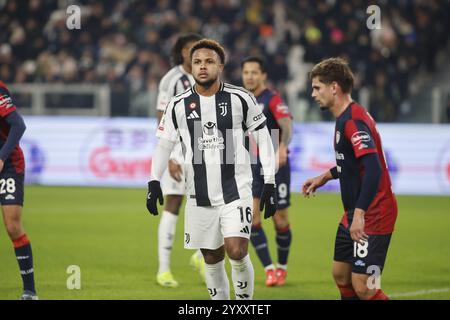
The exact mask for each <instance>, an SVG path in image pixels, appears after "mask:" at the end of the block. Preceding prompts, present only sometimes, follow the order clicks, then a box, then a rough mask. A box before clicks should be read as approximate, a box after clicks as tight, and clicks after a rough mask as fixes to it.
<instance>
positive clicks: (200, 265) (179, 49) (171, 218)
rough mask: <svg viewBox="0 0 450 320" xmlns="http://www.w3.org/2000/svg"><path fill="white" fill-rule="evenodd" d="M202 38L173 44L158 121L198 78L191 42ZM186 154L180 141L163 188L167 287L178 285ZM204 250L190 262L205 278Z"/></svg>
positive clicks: (161, 278) (162, 265)
mask: <svg viewBox="0 0 450 320" xmlns="http://www.w3.org/2000/svg"><path fill="white" fill-rule="evenodd" d="M200 39H202V36H200V35H198V34H196V33H188V34H184V35H181V36H179V37H178V39H177V41H176V42H175V44H174V46H173V48H172V61H173V63H174V64H175V66H174V67H173V68H172V69H170V70H169V71H168V72H167V73H166V74H165V75H164V77H163V78H162V79H161V81H160V83H159V89H158V98H157V102H156V109H157V117H158V123H159V121H160V120H161V118H162V115H163V113H164V111H165V110H166V107H167V104H168V103H169V101H170V99H172V98H173V97H174V96H176V95H178V94H180V93H182V92H184V91H186V90H187V89H189V88H190V87H191V86H192V85H193V84H194V83H195V82H194V78H193V77H192V75H191V59H190V57H189V52H190V49H191V46H192V45H193V44H194V43H195V42H197V41H198V40H200ZM182 164H183V154H182V150H181V144H180V143H177V145H176V146H175V148H174V150H173V151H172V154H171V156H170V160H169V162H168V165H167V170H166V172H165V173H164V175H163V178H162V181H161V182H162V188H163V193H164V196H165V197H166V204H165V207H164V211H163V214H162V215H161V220H160V221H159V226H158V261H159V268H158V273H157V275H156V282H157V283H158V284H159V285H161V286H163V287H172V288H173V287H178V282H177V281H176V280H175V278H174V276H173V275H172V272H171V270H170V256H171V253H172V247H173V243H174V240H175V229H176V226H177V221H178V214H179V211H180V207H181V203H182V202H183V196H184V194H185V190H186V185H185V177H184V170H183V166H182ZM204 264H205V262H204V260H203V256H202V253H201V252H200V250H198V251H197V252H195V253H194V254H193V255H192V256H191V259H190V265H191V266H192V267H193V268H194V269H195V270H197V271H198V272H199V273H200V275H201V276H202V278H203V279H204V277H205V275H204V272H205V267H204Z"/></svg>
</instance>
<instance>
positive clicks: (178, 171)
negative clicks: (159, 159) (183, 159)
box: [169, 159, 183, 182]
mask: <svg viewBox="0 0 450 320" xmlns="http://www.w3.org/2000/svg"><path fill="white" fill-rule="evenodd" d="M169 173H170V176H171V177H172V178H174V179H175V180H176V181H177V182H181V175H182V174H183V169H182V168H181V165H180V164H179V163H178V162H177V161H176V160H174V159H170V160H169Z"/></svg>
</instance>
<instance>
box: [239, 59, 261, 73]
mask: <svg viewBox="0 0 450 320" xmlns="http://www.w3.org/2000/svg"><path fill="white" fill-rule="evenodd" d="M247 62H255V63H257V64H259V68H260V69H261V72H262V73H267V67H266V61H265V60H264V58H262V57H257V56H250V57H247V58H245V59H244V60H242V62H241V68H243V67H244V64H246V63H247Z"/></svg>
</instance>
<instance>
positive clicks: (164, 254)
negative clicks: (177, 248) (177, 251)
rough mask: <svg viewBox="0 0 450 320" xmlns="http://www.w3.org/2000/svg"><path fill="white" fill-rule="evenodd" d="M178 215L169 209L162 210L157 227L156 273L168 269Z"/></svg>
mask: <svg viewBox="0 0 450 320" xmlns="http://www.w3.org/2000/svg"><path fill="white" fill-rule="evenodd" d="M177 220H178V216H177V215H176V214H173V213H171V212H169V211H163V213H162V216H161V220H160V221H159V227H158V258H159V270H158V273H162V272H166V271H169V270H170V254H171V253H172V246H173V241H174V239H175V229H176V226H177Z"/></svg>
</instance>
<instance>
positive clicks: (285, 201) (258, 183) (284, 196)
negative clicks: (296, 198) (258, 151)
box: [252, 158, 291, 209]
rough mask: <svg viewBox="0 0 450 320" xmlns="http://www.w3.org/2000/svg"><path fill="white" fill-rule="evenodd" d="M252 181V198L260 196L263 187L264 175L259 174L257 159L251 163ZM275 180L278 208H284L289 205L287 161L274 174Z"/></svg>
mask: <svg viewBox="0 0 450 320" xmlns="http://www.w3.org/2000/svg"><path fill="white" fill-rule="evenodd" d="M252 173H253V183H252V194H253V198H261V193H262V191H263V188H264V177H263V176H262V175H261V173H262V169H261V163H260V162H259V161H258V163H256V164H252ZM275 182H276V184H277V190H278V209H286V208H289V207H290V205H291V165H290V163H289V158H288V161H287V162H286V165H284V166H283V167H281V168H280V169H279V170H278V172H277V174H276V175H275Z"/></svg>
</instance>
